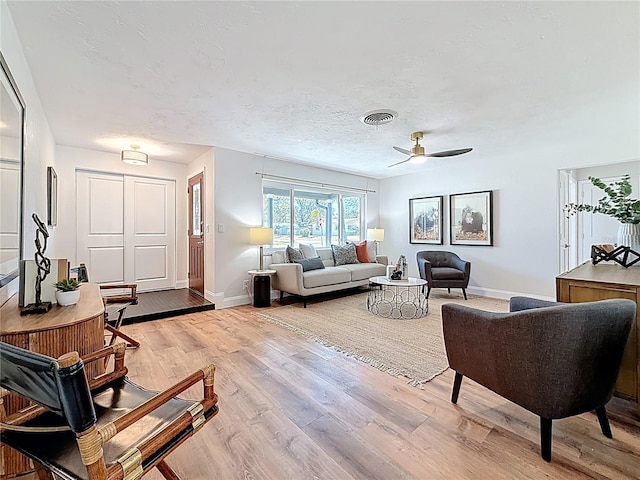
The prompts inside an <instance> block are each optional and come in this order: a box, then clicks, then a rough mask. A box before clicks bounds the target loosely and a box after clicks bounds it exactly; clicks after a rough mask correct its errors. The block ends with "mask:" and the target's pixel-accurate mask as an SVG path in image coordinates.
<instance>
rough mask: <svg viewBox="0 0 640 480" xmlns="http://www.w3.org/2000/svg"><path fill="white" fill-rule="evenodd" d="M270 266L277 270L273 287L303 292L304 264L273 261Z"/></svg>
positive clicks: (285, 290) (284, 290)
mask: <svg viewBox="0 0 640 480" xmlns="http://www.w3.org/2000/svg"><path fill="white" fill-rule="evenodd" d="M269 268H271V269H272V270H275V271H276V274H275V275H274V278H273V288H274V289H276V290H280V291H283V292H287V293H294V294H301V293H302V291H303V290H304V284H303V281H302V265H300V264H299V263H272V264H271V265H269Z"/></svg>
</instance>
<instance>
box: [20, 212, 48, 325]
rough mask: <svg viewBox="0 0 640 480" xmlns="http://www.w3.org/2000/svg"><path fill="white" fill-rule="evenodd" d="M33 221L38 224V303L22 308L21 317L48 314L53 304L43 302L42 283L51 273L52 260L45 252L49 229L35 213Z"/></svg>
mask: <svg viewBox="0 0 640 480" xmlns="http://www.w3.org/2000/svg"><path fill="white" fill-rule="evenodd" d="M31 218H33V221H34V222H35V224H36V227H37V229H36V240H35V244H36V253H35V255H34V260H35V262H36V266H37V267H38V273H37V274H36V286H35V290H36V301H35V303H30V304H29V305H27V306H25V307H22V309H21V310H20V315H29V314H32V313H46V312H48V311H49V310H50V309H51V302H43V301H42V282H43V280H44V279H45V278H47V275H49V272H50V271H51V260H49V259H48V258H47V257H45V256H44V252H45V251H46V250H47V238H49V232H48V231H47V227H46V225H45V224H44V223H42V221H41V220H40V218H38V215H37V214H36V213H34V214H33V215H31ZM41 234H42V237H43V239H42V241H40V235H41Z"/></svg>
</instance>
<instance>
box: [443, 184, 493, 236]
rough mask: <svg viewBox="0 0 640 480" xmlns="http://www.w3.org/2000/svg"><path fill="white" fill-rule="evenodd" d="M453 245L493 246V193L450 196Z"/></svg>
mask: <svg viewBox="0 0 640 480" xmlns="http://www.w3.org/2000/svg"><path fill="white" fill-rule="evenodd" d="M449 224H450V227H451V228H450V234H451V245H493V227H492V225H493V192H492V191H491V190H487V191H484V192H471V193H458V194H455V195H450V196H449Z"/></svg>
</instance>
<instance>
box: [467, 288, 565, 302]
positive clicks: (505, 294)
mask: <svg viewBox="0 0 640 480" xmlns="http://www.w3.org/2000/svg"><path fill="white" fill-rule="evenodd" d="M467 293H471V294H473V295H480V296H481V297H489V298H499V299H501V300H509V299H510V298H511V297H529V298H536V299H538V300H546V301H549V302H555V301H556V299H555V298H554V297H547V296H544V295H533V294H531V293H522V292H511V291H507V290H495V289H493V288H482V287H467Z"/></svg>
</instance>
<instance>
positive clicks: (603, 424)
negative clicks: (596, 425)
mask: <svg viewBox="0 0 640 480" xmlns="http://www.w3.org/2000/svg"><path fill="white" fill-rule="evenodd" d="M596 415H598V422H600V430H602V434H603V435H604V436H605V437H607V438H613V435H612V434H611V427H610V426H609V419H608V418H607V410H606V409H605V408H604V406H602V407H598V408H596Z"/></svg>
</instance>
